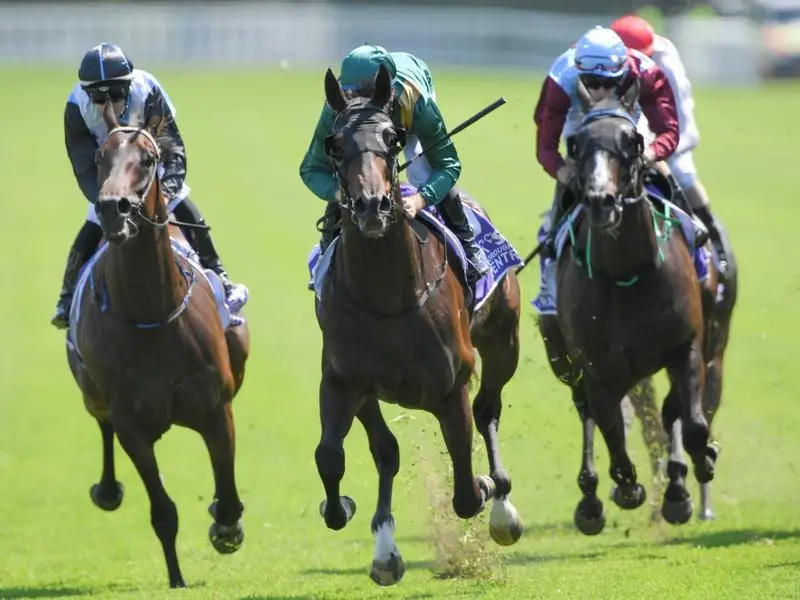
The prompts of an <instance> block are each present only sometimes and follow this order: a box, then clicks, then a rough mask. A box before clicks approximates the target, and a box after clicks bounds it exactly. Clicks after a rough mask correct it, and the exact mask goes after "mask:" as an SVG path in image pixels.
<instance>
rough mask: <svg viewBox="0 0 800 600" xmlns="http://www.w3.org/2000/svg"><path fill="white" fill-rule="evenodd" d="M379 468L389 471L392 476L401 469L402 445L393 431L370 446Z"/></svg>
mask: <svg viewBox="0 0 800 600" xmlns="http://www.w3.org/2000/svg"><path fill="white" fill-rule="evenodd" d="M370 450H371V451H372V455H373V457H374V458H375V464H376V465H377V467H378V470H380V471H385V472H388V473H389V474H390V475H391V476H392V477H394V476H395V475H397V473H398V471H400V445H399V444H398V443H397V438H396V437H395V436H394V434H393V433H392V432H391V431H388V430H387V433H386V435H385V437H384V438H383V439H381V440H380V441H379V442H378V443H376V444H375V445H374V446H372V447H371V448H370Z"/></svg>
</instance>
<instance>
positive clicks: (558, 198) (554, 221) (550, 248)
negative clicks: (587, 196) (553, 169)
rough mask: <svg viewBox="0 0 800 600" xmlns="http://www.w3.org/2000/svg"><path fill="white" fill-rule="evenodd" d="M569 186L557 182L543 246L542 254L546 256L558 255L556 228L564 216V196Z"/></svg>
mask: <svg viewBox="0 0 800 600" xmlns="http://www.w3.org/2000/svg"><path fill="white" fill-rule="evenodd" d="M567 191H568V188H567V187H566V186H564V185H562V184H561V183H557V184H556V193H555V198H554V199H553V206H552V207H551V208H550V215H549V219H550V223H549V225H548V227H547V230H546V232H547V234H548V235H547V238H546V239H545V241H544V245H543V246H542V252H541V254H542V256H544V257H545V258H552V259H555V257H556V242H555V239H556V231H555V230H556V228H557V227H558V223H559V221H561V219H562V218H563V217H564V214H565V213H566V210H565V208H564V201H565V200H566V199H565V198H564V196H565V194H566V192H567Z"/></svg>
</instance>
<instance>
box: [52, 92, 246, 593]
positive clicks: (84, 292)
mask: <svg viewBox="0 0 800 600" xmlns="http://www.w3.org/2000/svg"><path fill="white" fill-rule="evenodd" d="M103 112H104V120H105V122H106V125H107V127H108V129H109V133H108V139H107V140H106V141H105V143H104V144H103V145H102V147H101V148H100V149H99V150H98V154H97V163H98V179H99V182H100V184H101V188H100V194H99V198H98V200H97V202H96V204H95V209H96V212H97V215H98V217H99V221H100V225H101V227H102V229H103V233H104V236H105V239H106V240H107V241H108V243H107V245H106V247H105V248H103V249H101V250H100V251H98V254H97V255H96V256H95V258H94V259H93V261H91V262H90V263H89V264H88V265H87V267H86V269H87V271H88V274H85V276H84V278H83V279H82V282H83V283H82V284H81V285H80V296H76V298H75V306H74V307H73V317H72V318H71V319H70V321H71V330H70V332H69V333H68V344H67V348H68V350H67V357H68V360H69V365H70V368H71V370H72V374H73V376H74V377H75V380H76V381H77V383H78V386H79V387H80V389H81V392H82V393H83V400H84V404H85V406H86V409H87V410H88V411H89V413H90V414H91V415H92V416H93V417H94V418H95V419H97V422H98V423H99V425H100V432H101V433H102V436H103V472H102V476H101V478H100V482H99V483H98V484H95V485H93V486H92V488H91V498H92V501H93V502H94V503H95V504H96V505H97V506H98V507H99V508H101V509H103V510H109V511H111V510H116V509H117V508H118V507H119V505H120V503H121V502H122V496H123V487H122V484H120V483H119V482H117V481H116V479H115V474H114V435H115V434H116V436H117V437H118V438H119V442H120V444H121V445H122V448H123V449H124V450H125V452H126V453H127V454H128V456H129V457H130V459H131V460H132V461H133V464H134V466H135V467H136V469H137V471H138V472H139V475H140V477H141V478H142V481H143V482H144V485H145V488H146V489H147V495H148V496H149V498H150V514H151V523H152V526H153V529H154V530H155V533H156V535H157V536H158V539H159V541H160V542H161V545H162V548H163V551H164V557H165V559H166V563H167V570H168V573H169V583H170V586H171V587H184V586H185V584H184V580H183V576H182V575H181V570H180V567H179V565H178V557H177V553H176V550H175V539H176V537H177V534H178V512H177V509H176V507H175V504H174V503H173V501H172V500H171V499H170V497H169V496H168V495H167V492H166V490H165V489H164V485H163V483H162V481H161V477H160V475H159V470H158V464H157V462H156V457H155V454H154V450H153V445H154V444H155V442H156V441H157V440H158V439H159V438H160V437H161V436H162V435H163V434H164V433H165V432H166V431H167V430H168V429H169V428H170V427H171V426H172V425H173V424H177V425H181V426H184V427H188V428H190V429H193V430H195V431H197V432H198V433H200V435H201V436H202V437H203V440H204V441H205V443H206V446H207V447H208V451H209V454H210V456H211V463H212V467H213V470H214V482H215V492H214V501H213V502H212V504H211V506H210V507H209V511H210V512H211V515H212V517H213V519H214V523H213V524H212V525H211V529H210V530H209V537H210V539H211V543H212V545H213V546H214V547H215V548H216V549H217V551H219V552H221V553H231V552H235V551H236V550H237V549H238V548H239V547H240V545H241V544H242V541H243V539H244V531H243V529H242V525H241V521H240V517H241V515H242V511H243V509H244V507H243V505H242V504H241V502H240V501H239V495H238V492H237V489H236V483H235V479H234V445H235V434H234V424H233V413H232V408H231V401H232V399H233V397H234V396H235V395H236V393H237V392H238V390H239V388H240V386H241V385H242V381H243V379H244V367H245V362H246V360H247V356H248V353H249V345H250V341H249V334H248V330H247V326H246V324H240V325H238V326H237V327H234V328H230V329H228V330H227V331H224V330H223V326H222V321H221V320H220V318H219V316H218V311H217V307H216V304H215V298H214V292H213V290H212V288H211V285H210V283H209V281H208V280H207V279H206V276H205V275H204V274H203V272H202V270H201V269H200V268H199V267H198V266H197V265H196V264H194V263H193V262H190V260H188V259H187V258H186V256H184V255H181V254H179V253H176V252H173V248H172V244H173V241H172V240H175V239H182V236H181V234H180V231H179V230H178V229H177V228H174V227H173V226H172V225H169V222H168V218H169V215H168V211H167V205H166V202H165V199H164V196H163V195H162V187H161V182H160V179H159V175H158V170H157V169H158V165H159V161H160V157H161V155H162V154H164V153H167V152H169V151H170V140H169V138H168V137H159V134H160V130H161V126H160V124H158V123H151V124H148V127H146V128H145V127H142V128H137V127H120V126H119V124H118V123H117V121H116V117H115V115H114V112H113V107H112V106H111V104H110V103H109V104H107V105H106V107H105V110H104V111H103ZM164 124H165V123H164ZM171 238H172V239H171ZM87 280H88V284H87V283H86V282H87Z"/></svg>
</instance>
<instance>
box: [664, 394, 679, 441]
mask: <svg viewBox="0 0 800 600" xmlns="http://www.w3.org/2000/svg"><path fill="white" fill-rule="evenodd" d="M680 416H681V405H680V401H679V400H678V395H677V394H676V393H675V389H674V388H670V390H669V394H667V397H666V398H665V399H664V405H663V406H662V407H661V423H662V425H663V426H664V430H665V431H666V432H667V433H668V434H669V433H671V431H672V424H673V423H674V422H675V421H676V420H678V419H679V418H680Z"/></svg>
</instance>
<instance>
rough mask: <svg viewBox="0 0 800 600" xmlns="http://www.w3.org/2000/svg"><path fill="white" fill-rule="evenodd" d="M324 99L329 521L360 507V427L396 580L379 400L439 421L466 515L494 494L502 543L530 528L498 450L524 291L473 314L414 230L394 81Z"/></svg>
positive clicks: (509, 281)
mask: <svg viewBox="0 0 800 600" xmlns="http://www.w3.org/2000/svg"><path fill="white" fill-rule="evenodd" d="M325 93H326V97H327V101H328V104H329V105H330V106H331V108H332V109H333V110H334V111H335V112H336V113H337V116H336V119H335V122H334V126H333V135H332V136H330V137H329V138H328V141H327V143H326V149H327V152H328V155H329V157H330V158H331V160H332V161H333V163H334V164H335V165H336V169H337V173H338V178H339V181H340V185H341V189H342V201H341V204H342V209H343V213H342V214H343V220H342V232H341V237H340V239H339V242H338V246H337V247H336V251H335V256H334V258H333V264H332V266H331V269H330V271H329V272H328V275H327V277H326V279H325V282H324V285H323V294H322V301H319V300H317V301H316V308H317V318H318V323H319V326H320V329H321V330H322V339H323V347H322V380H321V383H320V396H319V398H320V419H321V425H322V435H321V440H320V443H319V445H318V446H317V449H316V462H317V469H318V471H319V475H320V478H321V480H322V484H323V486H324V488H325V494H326V499H325V500H323V502H322V504H321V506H320V512H321V514H322V516H323V518H324V519H325V523H326V524H327V526H328V527H329V528H331V529H334V530H338V529H341V528H342V527H344V526H345V525H346V524H347V523H348V521H349V520H350V519H351V518H352V516H353V514H354V512H355V503H354V502H353V500H352V499H351V498H349V497H347V496H340V493H339V484H340V482H341V480H342V477H343V476H344V470H345V460H344V446H343V445H344V439H345V436H346V435H347V433H348V431H349V430H350V427H351V425H352V423H353V419H354V418H358V420H359V421H361V424H362V425H363V426H364V429H365V430H366V433H367V437H368V439H369V446H370V450H371V452H372V456H373V459H374V461H375V465H376V467H377V470H378V476H379V483H378V504H377V510H376V512H375V515H374V517H373V518H372V524H371V529H372V533H373V535H374V536H375V554H374V560H373V562H372V569H371V573H370V576H371V577H372V579H373V581H375V582H376V583H378V584H380V585H391V584H394V583H396V582H398V581H399V580H400V578H401V577H402V576H403V573H404V570H405V567H404V564H403V560H402V558H401V556H400V552H399V551H398V549H397V546H396V545H395V542H394V539H393V532H394V529H395V522H394V517H393V516H392V486H393V481H394V477H395V475H396V474H397V472H398V470H399V468H400V456H399V448H398V444H397V440H396V438H395V437H394V435H393V434H392V432H391V431H390V430H389V428H388V426H387V424H386V421H385V420H384V417H383V415H382V413H381V409H380V404H379V401H378V399H379V398H380V399H382V400H385V401H388V402H391V403H395V404H399V405H400V406H403V407H405V408H411V409H421V410H425V411H427V412H428V413H431V414H433V415H434V416H435V417H436V418H437V420H438V421H439V424H440V427H441V430H442V434H443V437H444V441H445V444H446V445H447V450H448V452H449V454H450V458H451V460H452V465H453V477H454V482H453V485H454V493H453V508H454V509H455V512H456V514H457V515H458V516H459V517H461V518H464V519H468V518H472V517H474V516H475V515H477V514H478V513H479V512H480V511H481V510H482V509H483V507H484V505H485V503H486V502H487V501H488V500H489V499H490V498H493V497H494V498H495V499H496V502H495V503H494V507H493V509H492V513H491V516H490V533H491V534H492V537H493V538H494V539H495V541H497V542H498V543H500V544H504V545H509V544H513V543H515V542H516V541H517V540H518V539H519V537H520V535H521V533H522V523H521V520H520V518H519V515H518V514H517V511H516V509H515V508H514V507H513V506H512V505H511V503H510V502H509V501H508V494H509V493H510V491H511V478H510V477H509V475H508V473H507V472H506V470H505V469H504V467H503V465H502V463H501V459H500V449H499V441H498V426H499V421H500V411H501V392H502V389H503V387H504V386H505V384H506V383H507V382H508V381H509V380H510V379H511V377H512V376H513V375H514V372H515V371H516V367H517V363H518V359H519V315H520V305H519V299H520V293H519V284H518V282H517V279H516V277H515V276H514V275H513V274H510V275H508V276H507V277H505V279H504V280H503V281H502V282H501V283H500V284H499V285H498V287H497V288H496V289H495V291H494V292H493V297H491V298H490V299H489V300H488V301H487V302H486V303H485V304H483V305H482V306H481V308H480V309H479V310H478V311H477V312H476V313H475V314H474V316H473V315H471V314H470V309H469V306H468V304H467V300H466V298H465V288H464V287H463V286H464V279H463V273H461V272H460V270H459V269H458V268H457V267H456V266H455V265H458V257H457V256H456V255H455V254H454V253H453V252H452V251H451V250H450V249H449V248H448V247H447V246H446V245H445V243H443V241H442V240H441V239H440V238H439V237H438V236H437V235H433V234H431V235H426V233H430V232H428V231H427V230H425V231H416V230H415V228H417V226H418V225H419V223H418V222H415V223H413V224H412V222H411V221H410V220H409V219H408V218H407V217H406V216H405V213H404V212H403V209H402V207H401V196H400V186H399V182H398V172H397V163H396V155H397V153H398V152H399V151H400V150H401V149H402V142H401V141H400V140H399V138H398V130H397V129H396V128H395V126H394V124H393V123H392V120H391V118H390V116H389V114H388V112H387V110H388V105H389V103H390V101H391V94H392V85H391V78H390V75H389V73H388V71H387V70H386V69H385V68H384V67H381V69H380V71H379V72H378V74H377V76H376V79H375V82H374V91H373V92H372V96H371V97H368V98H367V97H359V96H356V97H354V98H352V99H350V100H348V99H347V98H346V97H345V95H344V93H343V92H342V89H341V87H340V86H339V82H338V81H337V80H336V77H335V76H334V74H333V73H332V72H331V71H330V69H329V70H328V72H327V74H326V77H325ZM421 229H424V227H421ZM473 344H474V347H473ZM475 348H477V350H478V351H479V352H480V355H481V359H482V372H481V387H480V390H479V392H478V395H477V396H476V398H475V401H474V404H473V406H472V410H470V403H469V383H470V378H471V377H472V375H473V371H474V366H475ZM473 414H474V418H475V422H476V425H477V429H478V431H479V432H480V433H481V435H482V436H483V438H484V440H485V442H486V448H487V451H488V455H489V468H490V472H491V473H490V476H489V477H485V476H480V477H474V475H473V467H472V431H473V426H472V419H473Z"/></svg>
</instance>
